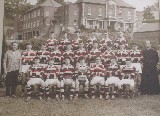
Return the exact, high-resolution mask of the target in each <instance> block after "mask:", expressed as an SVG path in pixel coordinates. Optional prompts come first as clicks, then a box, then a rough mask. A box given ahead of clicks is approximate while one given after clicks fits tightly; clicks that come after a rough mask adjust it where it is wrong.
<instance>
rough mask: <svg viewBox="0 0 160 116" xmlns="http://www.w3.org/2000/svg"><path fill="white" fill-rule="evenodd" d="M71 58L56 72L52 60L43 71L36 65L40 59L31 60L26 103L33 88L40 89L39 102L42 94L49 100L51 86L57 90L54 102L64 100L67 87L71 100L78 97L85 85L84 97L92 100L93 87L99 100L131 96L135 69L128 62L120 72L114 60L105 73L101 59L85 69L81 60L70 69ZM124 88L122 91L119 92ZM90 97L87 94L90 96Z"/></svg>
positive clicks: (42, 68) (97, 59) (56, 68)
mask: <svg viewBox="0 0 160 116" xmlns="http://www.w3.org/2000/svg"><path fill="white" fill-rule="evenodd" d="M70 61H71V60H70V58H69V57H66V58H65V64H64V65H63V66H62V67H61V68H60V69H59V68H58V67H57V66H56V65H54V60H53V59H50V60H49V64H48V66H46V67H45V68H44V67H43V66H42V65H41V64H39V58H37V57H36V58H35V59H34V64H33V65H32V66H31V67H30V69H29V74H28V75H29V77H30V78H29V79H28V82H27V99H26V101H30V100H31V93H32V91H31V90H32V86H34V85H40V89H39V98H40V100H42V99H43V94H44V91H45V95H46V98H47V100H50V99H51V97H50V95H49V94H50V92H49V88H50V86H56V99H57V100H60V99H61V100H64V98H65V94H64V92H65V91H64V88H65V86H69V87H70V90H69V96H70V100H72V99H73V98H74V99H77V98H78V96H79V86H80V84H83V85H84V96H85V98H89V95H90V97H91V98H92V99H94V98H95V92H96V89H95V86H96V85H100V89H99V98H100V99H103V98H104V97H105V99H109V98H110V97H111V99H114V98H115V95H116V94H117V92H120V93H122V92H124V93H125V94H126V95H129V94H132V95H133V94H134V91H135V84H136V82H135V77H136V69H135V68H134V67H132V66H131V62H130V61H127V62H126V66H125V67H123V69H120V68H119V66H118V65H117V63H116V60H114V59H113V60H112V61H111V64H110V66H109V68H108V69H105V67H104V65H103V64H102V63H101V58H100V57H97V58H96V62H95V64H94V65H92V66H90V67H88V64H87V63H86V62H85V60H84V59H81V60H80V61H79V62H78V63H77V64H76V68H74V66H72V65H71V63H70ZM124 87H125V91H122V90H123V89H124ZM89 93H90V94H89Z"/></svg>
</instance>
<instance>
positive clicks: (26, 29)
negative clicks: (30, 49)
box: [18, 0, 61, 40]
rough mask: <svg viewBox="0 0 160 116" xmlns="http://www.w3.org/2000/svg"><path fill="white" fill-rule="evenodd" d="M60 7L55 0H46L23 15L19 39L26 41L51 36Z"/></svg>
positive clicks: (19, 28)
mask: <svg viewBox="0 0 160 116" xmlns="http://www.w3.org/2000/svg"><path fill="white" fill-rule="evenodd" d="M60 6H61V4H59V3H57V2H55V1H54V0H46V1H45V2H43V3H40V4H37V5H35V6H34V7H33V8H31V9H30V10H28V11H26V12H25V13H24V14H22V16H21V18H20V21H19V27H18V31H19V34H18V38H19V39H23V40H24V39H30V38H33V37H35V36H36V37H39V36H44V35H46V34H49V31H50V30H51V28H52V27H53V23H54V17H53V16H54V12H55V11H56V10H57V8H58V7H60Z"/></svg>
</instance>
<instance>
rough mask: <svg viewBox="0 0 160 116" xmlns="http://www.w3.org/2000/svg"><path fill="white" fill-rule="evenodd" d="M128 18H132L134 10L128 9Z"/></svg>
mask: <svg viewBox="0 0 160 116" xmlns="http://www.w3.org/2000/svg"><path fill="white" fill-rule="evenodd" d="M128 19H129V20H130V19H132V12H131V11H128Z"/></svg>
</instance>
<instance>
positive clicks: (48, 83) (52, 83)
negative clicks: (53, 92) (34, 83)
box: [44, 79, 61, 88]
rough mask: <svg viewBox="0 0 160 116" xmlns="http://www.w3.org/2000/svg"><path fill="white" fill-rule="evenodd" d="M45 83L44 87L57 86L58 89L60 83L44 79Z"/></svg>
mask: <svg viewBox="0 0 160 116" xmlns="http://www.w3.org/2000/svg"><path fill="white" fill-rule="evenodd" d="M44 83H45V87H48V86H57V87H58V88H60V87H61V82H60V81H59V80H58V79H46V81H45V82H44Z"/></svg>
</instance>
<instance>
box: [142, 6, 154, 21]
mask: <svg viewBox="0 0 160 116" xmlns="http://www.w3.org/2000/svg"><path fill="white" fill-rule="evenodd" d="M154 19H155V17H154V16H153V13H151V9H150V8H149V7H147V8H145V10H144V11H143V20H146V21H149V20H154Z"/></svg>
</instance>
